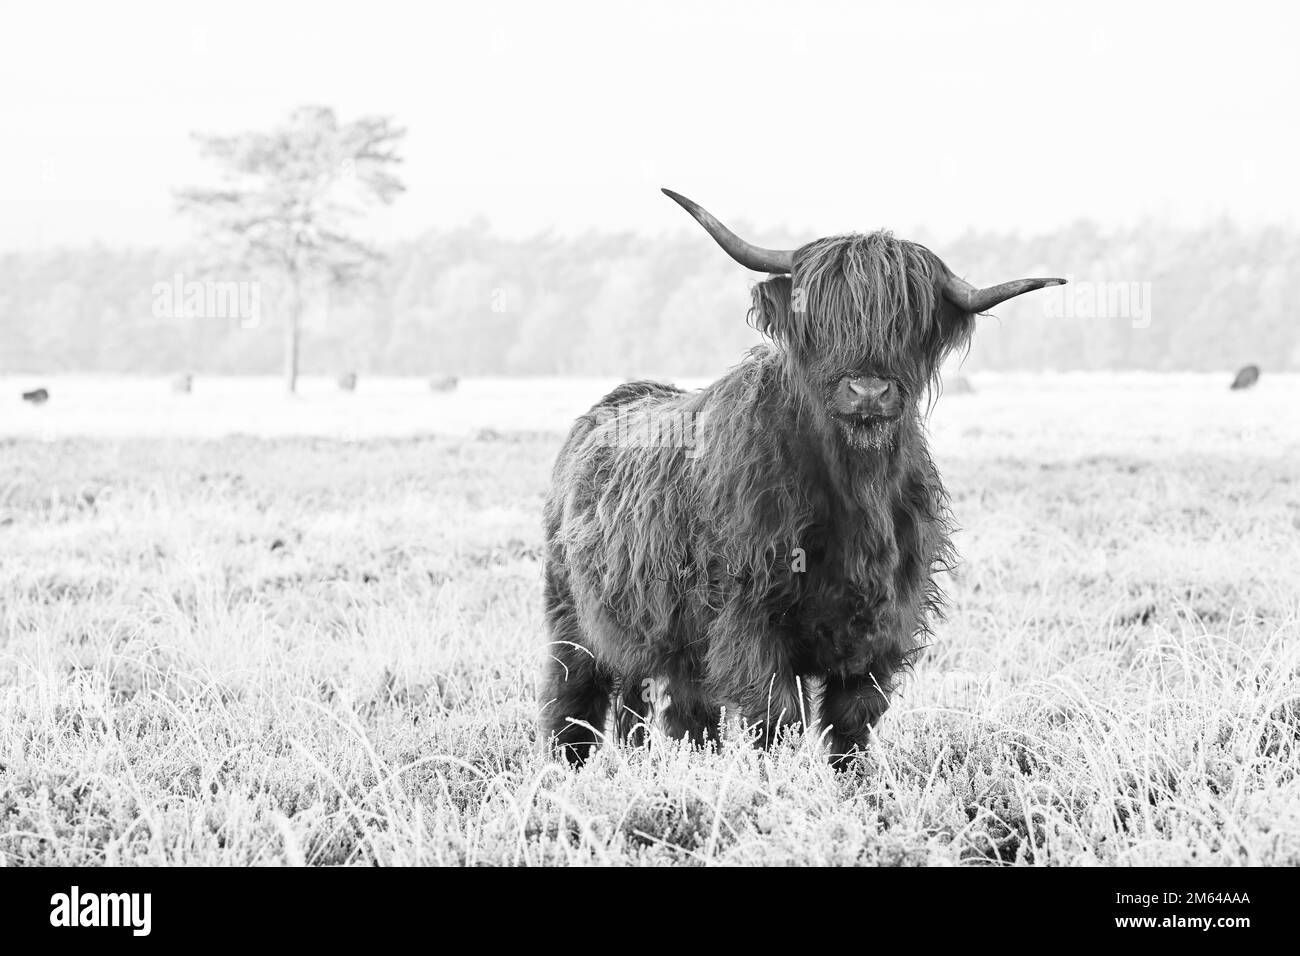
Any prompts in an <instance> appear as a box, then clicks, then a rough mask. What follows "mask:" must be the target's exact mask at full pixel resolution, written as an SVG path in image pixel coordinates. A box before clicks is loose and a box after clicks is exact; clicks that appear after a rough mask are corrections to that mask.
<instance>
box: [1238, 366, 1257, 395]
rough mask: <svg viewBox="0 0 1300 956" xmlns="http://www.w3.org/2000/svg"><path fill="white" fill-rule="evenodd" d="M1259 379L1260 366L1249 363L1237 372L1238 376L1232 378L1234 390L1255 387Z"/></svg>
mask: <svg viewBox="0 0 1300 956" xmlns="http://www.w3.org/2000/svg"><path fill="white" fill-rule="evenodd" d="M1258 381H1259V366H1258V365H1247V366H1245V367H1244V368H1242V369H1241V370H1240V371H1238V372H1237V377H1236V378H1234V379H1233V380H1232V386H1231V390H1232V391H1234V392H1235V391H1238V390H1240V389H1243V388H1253V387H1254V385H1255V383H1256V382H1258Z"/></svg>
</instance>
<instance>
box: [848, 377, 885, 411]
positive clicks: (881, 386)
mask: <svg viewBox="0 0 1300 956" xmlns="http://www.w3.org/2000/svg"><path fill="white" fill-rule="evenodd" d="M849 388H850V389H852V391H853V394H854V395H856V396H857V397H858V400H859V401H861V402H862V404H864V405H872V406H876V407H880V406H882V405H887V404H889V403H890V401H892V400H893V398H894V383H893V382H891V381H890V380H889V379H887V378H851V379H849Z"/></svg>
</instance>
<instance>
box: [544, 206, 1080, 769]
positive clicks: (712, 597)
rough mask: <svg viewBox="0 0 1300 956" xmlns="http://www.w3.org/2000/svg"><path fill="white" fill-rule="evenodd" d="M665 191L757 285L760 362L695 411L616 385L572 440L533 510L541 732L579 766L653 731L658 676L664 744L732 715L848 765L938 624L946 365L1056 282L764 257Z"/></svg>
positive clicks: (686, 397) (691, 399)
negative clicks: (936, 433)
mask: <svg viewBox="0 0 1300 956" xmlns="http://www.w3.org/2000/svg"><path fill="white" fill-rule="evenodd" d="M664 192H665V193H667V194H668V195H669V196H670V197H671V198H672V199H674V200H676V201H677V202H678V203H680V204H681V205H682V206H683V207H684V208H685V209H686V210H687V211H688V212H689V213H690V214H691V215H692V216H694V217H695V219H696V220H697V221H699V222H700V224H701V225H703V226H704V228H705V229H706V230H708V232H709V233H710V234H711V235H712V236H713V238H714V239H715V240H716V241H717V242H718V243H719V245H721V246H722V247H723V249H724V250H725V251H726V252H727V253H728V254H730V255H731V256H732V257H733V258H734V259H736V261H738V262H740V263H741V264H742V265H744V266H746V267H748V268H751V269H754V270H755V271H758V272H764V273H768V274H769V275H770V278H767V279H766V280H764V281H762V282H759V283H758V284H757V285H756V286H755V287H754V290H753V294H752V295H753V301H752V307H751V309H750V320H751V322H752V323H753V324H754V325H755V326H756V327H757V329H758V330H759V331H760V332H762V333H764V335H765V337H766V338H767V339H768V341H769V343H770V344H768V345H764V346H760V347H758V348H756V349H754V350H753V351H752V352H751V353H750V354H749V355H748V356H747V357H746V359H745V360H744V361H743V362H742V363H741V364H739V365H738V366H736V367H735V368H734V369H732V371H731V372H729V373H728V374H727V375H725V376H724V377H723V378H721V379H720V380H718V381H717V382H715V383H714V384H712V385H710V386H708V387H707V388H704V389H702V390H699V391H696V392H692V393H687V392H684V391H682V390H680V389H677V388H674V387H672V386H669V385H660V384H657V383H654V382H634V383H629V384H625V385H622V386H620V387H619V388H617V389H615V390H614V391H613V392H611V393H610V394H609V395H607V396H605V397H604V398H603V399H601V400H600V402H599V403H597V404H596V405H595V406H594V407H593V408H592V409H591V410H590V411H589V412H588V413H587V414H586V415H584V416H582V417H581V418H580V419H578V421H577V422H576V423H575V424H574V426H573V429H572V430H571V432H570V433H569V436H568V438H567V440H566V442H565V444H564V446H563V448H562V450H561V452H560V455H559V458H558V460H557V462H556V464H555V470H554V475H553V482H552V487H551V491H550V494H549V497H548V499H547V502H546V506H545V531H546V570H545V595H544V601H545V611H546V623H547V627H548V630H549V640H550V644H549V648H548V649H549V652H550V659H549V661H548V663H547V667H546V671H545V674H544V676H543V681H542V689H541V698H542V729H543V732H544V733H545V735H546V736H547V738H548V739H549V740H550V741H551V742H552V743H553V744H554V745H555V746H556V747H558V748H559V749H560V750H561V751H562V752H563V753H564V754H565V756H566V757H568V758H569V759H570V760H571V761H572V762H575V763H581V762H582V761H583V760H585V759H586V758H587V757H588V756H589V754H590V751H591V749H592V748H593V747H594V746H596V745H597V744H598V743H599V741H600V740H601V738H602V736H603V735H605V734H606V732H607V731H608V733H609V735H611V736H614V737H616V738H619V739H626V738H628V737H629V736H631V735H632V734H633V732H634V731H636V730H637V729H638V728H641V727H643V726H644V724H645V721H646V717H647V710H648V703H647V701H646V700H644V699H643V697H645V696H646V695H644V694H643V691H642V688H643V685H644V683H645V681H646V680H647V679H654V680H656V681H658V682H661V683H662V685H664V687H665V689H666V691H667V698H668V700H669V701H670V702H669V703H668V705H667V706H666V707H665V708H664V709H663V712H662V714H660V715H659V716H660V719H661V720H662V722H663V726H664V728H665V729H666V731H667V732H668V733H669V734H671V735H673V736H676V737H686V738H689V739H690V740H691V741H694V742H697V743H704V742H707V741H709V740H711V739H713V738H715V736H716V735H717V733H718V731H719V717H720V714H722V713H723V712H726V713H728V714H736V715H739V717H740V718H742V719H743V720H744V721H745V723H746V724H747V725H749V726H750V727H751V729H752V731H753V732H754V733H755V740H756V742H757V743H758V744H760V745H762V746H767V745H770V744H771V743H772V741H773V740H775V739H776V738H777V737H778V735H779V734H780V733H781V732H782V730H783V729H784V728H787V727H791V726H794V725H798V724H800V723H801V722H803V721H804V720H808V721H809V722H810V723H811V722H812V721H814V720H815V721H816V722H817V723H818V725H820V726H821V727H822V728H823V733H824V734H825V735H826V736H827V738H828V740H829V746H830V750H831V754H832V760H833V761H834V762H835V763H836V764H837V765H841V766H842V765H843V764H844V763H845V762H846V761H848V760H849V759H851V758H852V756H853V755H854V754H855V753H857V752H858V751H860V750H861V749H862V748H864V747H865V746H866V744H867V742H868V739H869V737H870V734H871V731H872V728H873V727H874V726H875V724H876V722H877V721H878V720H879V719H880V716H881V715H882V714H883V713H884V711H885V709H886V707H887V706H888V703H889V696H890V694H891V692H892V691H893V690H894V688H895V684H896V682H897V680H898V678H899V675H900V672H901V671H902V670H903V669H904V668H905V667H906V666H908V665H909V664H910V663H911V662H912V661H913V659H914V658H915V656H916V655H917V654H918V652H919V651H920V649H921V648H922V646H923V645H924V644H925V642H926V638H927V635H928V634H929V629H930V627H931V624H932V622H933V621H934V620H935V618H936V616H937V615H938V613H939V612H940V610H941V593H940V590H939V588H938V586H937V584H936V582H935V579H934V575H935V573H936V571H937V570H939V569H940V568H943V567H945V566H947V565H948V564H949V562H950V561H951V560H952V557H953V555H952V549H951V543H950V518H949V511H948V503H947V494H946V492H945V490H944V487H943V484H942V482H941V481H940V478H939V474H938V472H937V470H936V469H935V465H934V462H933V461H932V460H931V457H930V453H929V450H928V448H927V445H926V437H925V431H924V426H923V418H924V415H925V413H926V411H928V408H929V404H928V401H927V400H926V396H928V395H933V394H934V389H935V387H936V386H937V384H938V370H939V367H940V364H941V362H942V361H943V359H944V357H945V356H946V355H948V354H949V353H951V352H952V351H953V350H954V349H957V348H960V347H962V346H963V345H964V344H965V343H966V342H967V341H968V339H969V336H970V333H971V330H972V327H973V325H974V321H975V316H976V315H977V314H979V313H982V312H986V311H987V310H988V309H990V308H992V307H993V306H994V305H997V304H998V303H1000V302H1003V301H1005V300H1007V299H1009V298H1011V297H1013V296H1016V295H1020V294H1021V293H1023V292H1028V291H1031V290H1033V289H1039V288H1042V287H1044V286H1048V285H1057V284H1061V283H1062V282H1063V281H1064V280H1062V279H1021V280H1017V281H1014V282H1008V283H1004V284H1002V285H998V286H993V287H990V288H987V289H979V288H976V287H974V286H971V285H970V284H968V283H966V282H965V281H963V280H962V279H959V278H957V277H956V276H955V275H953V273H952V272H951V271H950V270H949V269H948V268H947V266H945V265H944V264H943V262H942V261H940V259H939V258H938V257H937V256H936V255H935V254H934V253H932V252H931V251H930V250H928V249H926V248H925V247H923V246H920V245H917V244H916V243H913V242H906V241H903V240H900V239H895V238H894V237H893V236H892V235H891V234H889V233H887V232H874V233H871V234H868V235H858V234H855V235H846V236H836V237H832V238H827V239H820V240H817V241H816V242H812V243H810V244H808V245H805V246H803V247H802V248H800V249H798V250H795V251H793V252H788V251H776V250H767V249H761V248H758V247H756V246H753V245H751V244H749V243H747V242H745V241H744V240H742V239H740V238H739V237H737V236H736V235H735V234H734V233H732V232H731V231H730V230H728V229H727V228H726V227H725V226H723V225H722V224H721V223H720V222H718V221H717V220H716V219H714V218H713V217H712V216H711V215H709V213H707V212H706V211H704V210H703V209H702V208H700V207H699V206H697V205H696V204H695V203H693V202H691V201H690V200H688V199H686V198H685V197H682V196H679V195H677V194H676V193H673V192H671V191H669V190H664ZM809 678H820V679H821V683H822V686H823V689H822V693H821V699H820V706H819V708H818V712H817V713H813V709H814V703H815V701H814V700H813V699H811V695H810V694H809V693H808V692H807V690H806V688H807V687H808V686H809V681H808V679H809ZM611 702H612V703H613V707H612V712H613V714H614V725H613V726H612V727H608V728H607V726H606V724H607V715H608V714H609V713H610V711H611V707H610V705H611Z"/></svg>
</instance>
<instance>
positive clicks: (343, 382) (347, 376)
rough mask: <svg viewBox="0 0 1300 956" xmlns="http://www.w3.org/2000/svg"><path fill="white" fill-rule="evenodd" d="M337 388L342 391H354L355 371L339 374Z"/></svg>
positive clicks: (355, 388)
mask: <svg viewBox="0 0 1300 956" xmlns="http://www.w3.org/2000/svg"><path fill="white" fill-rule="evenodd" d="M339 389H340V390H341V391H344V392H355V391H356V390H357V373H356V372H344V373H343V374H342V375H340V376H339Z"/></svg>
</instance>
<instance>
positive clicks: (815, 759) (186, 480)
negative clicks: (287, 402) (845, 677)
mask: <svg viewBox="0 0 1300 956" xmlns="http://www.w3.org/2000/svg"><path fill="white" fill-rule="evenodd" d="M559 440H560V438H559V436H558V435H545V434H542V435H537V434H532V435H520V436H514V438H513V440H511V441H501V440H474V439H447V438H426V439H416V440H402V441H397V440H374V441H364V442H349V443H336V442H332V441H325V440H319V439H290V438H284V439H275V440H256V439H231V440H226V441H222V442H202V441H193V442H191V441H176V440H129V441H124V442H120V443H113V442H106V441H89V440H67V441H59V442H50V443H38V442H25V441H18V442H11V443H7V444H6V445H5V446H4V448H3V452H4V454H3V458H0V517H2V518H3V521H2V522H0V861H2V862H3V863H5V864H71V865H87V864H100V863H110V864H117V863H128V864H178V863H186V864H190V863H202V864H290V865H298V864H315V865H321V864H452V865H479V864H491V865H502V864H504V865H515V864H528V865H539V864H566V865H567V864H605V863H613V864H632V865H663V864H686V865H709V864H845V865H880V864H883V865H916V864H971V865H1016V864H1034V865H1080V864H1120V865H1128V864H1195V863H1249V864H1289V865H1295V864H1298V863H1300V785H1298V783H1297V779H1296V773H1297V770H1296V768H1297V767H1298V766H1300V763H1298V762H1297V756H1298V752H1297V751H1298V749H1300V597H1298V596H1297V593H1296V589H1295V586H1294V580H1293V578H1292V575H1293V573H1294V571H1293V569H1294V568H1295V566H1296V565H1297V564H1300V537H1298V536H1297V535H1296V533H1295V531H1296V528H1297V527H1300V484H1298V483H1296V482H1295V480H1294V477H1293V476H1292V475H1291V474H1289V473H1288V470H1287V466H1286V463H1285V461H1283V460H1278V459H1275V458H1267V457H1261V458H1258V459H1254V458H1250V457H1249V455H1248V454H1246V456H1245V457H1244V458H1243V454H1242V452H1243V449H1241V448H1235V447H1232V446H1225V447H1222V448H1216V449H1215V450H1214V454H1206V455H1201V454H1190V453H1175V454H1162V457H1161V458H1160V459H1159V461H1158V462H1156V461H1154V460H1148V459H1146V458H1142V457H1104V456H1095V455H1094V456H1092V457H1088V458H1082V459H1080V458H1070V459H1061V458H1048V459H1046V460H1036V459H1035V458H1033V457H1032V454H1033V452H1032V449H1027V450H1026V452H1025V456H1024V457H1005V456H1004V457H993V456H990V455H982V454H980V453H979V451H978V449H974V450H968V451H964V452H963V451H962V449H961V448H960V447H958V448H956V449H955V450H954V453H950V454H948V455H946V456H945V458H944V460H943V461H942V462H941V464H942V465H943V468H944V472H945V477H946V479H947V481H948V484H949V486H950V488H951V489H952V491H953V494H954V507H955V510H956V512H957V515H958V517H959V519H960V521H961V523H962V526H963V528H964V529H965V530H964V531H963V533H962V535H961V537H960V541H959V546H960V549H961V551H962V554H963V559H964V563H963V565H962V566H961V568H960V569H959V571H958V573H957V574H956V576H954V577H952V578H951V579H950V580H949V581H947V582H946V587H947V590H948V593H949V595H950V598H951V612H950V614H949V616H948V620H947V621H946V622H945V623H944V624H942V625H941V626H940V627H939V629H938V639H937V643H936V645H935V646H934V647H932V648H931V649H930V650H929V652H928V655H927V657H926V658H925V659H924V660H922V661H921V662H920V664H919V665H918V667H917V671H916V675H915V677H914V678H913V679H912V680H911V681H910V683H909V684H908V685H907V686H906V687H905V689H904V692H903V694H902V695H901V697H900V698H899V699H898V700H897V701H896V703H895V705H894V707H893V708H892V709H891V710H890V712H889V714H888V715H887V716H886V718H885V720H884V722H883V724H882V727H881V728H880V732H879V734H878V739H877V741H876V744H875V746H874V748H873V749H872V751H871V752H870V753H869V754H868V755H866V756H865V757H864V758H862V759H861V760H860V761H859V762H858V764H857V765H856V766H855V767H853V768H851V769H850V770H849V771H848V772H845V773H842V774H836V773H834V772H833V771H831V770H830V769H829V768H828V767H827V766H826V765H825V763H824V761H823V760H822V758H821V756H820V755H819V753H818V748H817V747H816V745H815V741H806V740H802V739H798V738H795V739H790V740H786V741H783V742H782V743H781V745H780V746H778V747H777V748H776V749H775V750H774V751H773V752H771V753H767V754H761V753H758V752H755V751H754V750H752V749H750V748H748V747H746V746H745V745H744V744H743V743H741V742H737V741H730V742H728V743H725V744H724V745H723V746H721V747H720V748H717V749H715V750H713V751H710V752H707V753H701V752H694V751H691V750H690V749H689V748H686V747H684V746H682V745H680V744H678V743H676V742H674V741H669V740H665V739H663V738H662V737H661V736H656V737H655V738H654V740H653V745H652V746H651V747H650V748H648V749H643V750H629V749H619V748H607V749H605V750H603V751H601V752H600V754H599V756H598V758H597V759H595V760H594V761H593V762H592V763H591V764H590V765H589V766H588V767H586V768H584V769H583V770H582V771H580V772H574V771H571V770H569V769H568V768H566V767H565V766H563V765H561V764H558V763H556V762H555V761H554V760H553V759H551V757H550V756H549V755H547V754H546V753H545V752H543V750H542V748H541V747H540V745H539V742H538V740H537V738H536V732H535V727H534V714H535V703H534V696H535V691H534V680H535V676H536V674H537V673H538V669H539V667H540V664H541V660H542V656H543V654H544V647H543V645H544V641H545V637H544V634H543V632H542V627H541V615H540V607H539V605H540V564H539V554H540V544H541V538H540V527H539V525H540V520H539V514H540V508H541V501H542V496H543V494H544V491H545V488H546V482H547V477H548V473H549V469H550V465H551V462H552V460H553V456H554V453H555V451H556V449H557V448H558V444H559Z"/></svg>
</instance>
